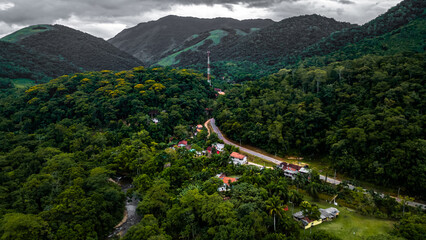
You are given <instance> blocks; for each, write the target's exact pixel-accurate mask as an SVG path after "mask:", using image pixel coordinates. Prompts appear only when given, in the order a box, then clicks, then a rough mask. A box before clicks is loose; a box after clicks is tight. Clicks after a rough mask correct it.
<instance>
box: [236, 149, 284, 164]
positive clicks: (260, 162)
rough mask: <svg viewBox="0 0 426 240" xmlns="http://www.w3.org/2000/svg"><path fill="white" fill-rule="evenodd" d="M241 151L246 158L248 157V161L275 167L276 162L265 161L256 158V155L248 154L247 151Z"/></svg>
mask: <svg viewBox="0 0 426 240" xmlns="http://www.w3.org/2000/svg"><path fill="white" fill-rule="evenodd" d="M241 152H242V153H243V154H244V155H247V158H248V161H249V162H252V163H256V164H259V165H262V166H264V167H275V166H276V164H274V163H271V162H268V161H265V160H263V159H261V158H258V157H256V156H253V155H250V154H248V153H246V152H243V151H241Z"/></svg>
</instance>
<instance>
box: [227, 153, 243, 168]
mask: <svg viewBox="0 0 426 240" xmlns="http://www.w3.org/2000/svg"><path fill="white" fill-rule="evenodd" d="M230 157H231V162H232V163H233V164H240V165H242V164H247V156H245V155H243V154H240V153H237V152H232V153H231V156H230Z"/></svg>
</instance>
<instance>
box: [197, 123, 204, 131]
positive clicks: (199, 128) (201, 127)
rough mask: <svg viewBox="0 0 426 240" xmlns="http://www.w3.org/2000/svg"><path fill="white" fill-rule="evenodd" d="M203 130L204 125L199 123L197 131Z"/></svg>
mask: <svg viewBox="0 0 426 240" xmlns="http://www.w3.org/2000/svg"><path fill="white" fill-rule="evenodd" d="M201 130H203V125H201V124H198V125H197V132H201Z"/></svg>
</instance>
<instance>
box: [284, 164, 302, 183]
mask: <svg viewBox="0 0 426 240" xmlns="http://www.w3.org/2000/svg"><path fill="white" fill-rule="evenodd" d="M298 173H299V172H298V171H297V170H296V169H294V168H291V167H288V168H286V169H285V170H284V176H286V177H288V178H291V179H292V180H294V179H296V175H297V174H298Z"/></svg>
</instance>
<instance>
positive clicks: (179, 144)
mask: <svg viewBox="0 0 426 240" xmlns="http://www.w3.org/2000/svg"><path fill="white" fill-rule="evenodd" d="M186 145H188V142H187V141H185V140H182V141H180V142H179V143H178V147H186Z"/></svg>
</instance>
